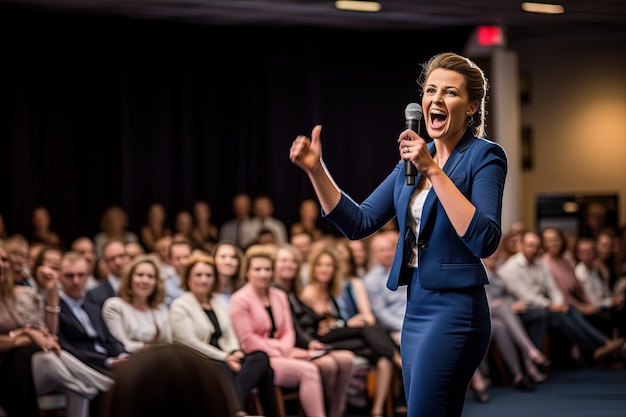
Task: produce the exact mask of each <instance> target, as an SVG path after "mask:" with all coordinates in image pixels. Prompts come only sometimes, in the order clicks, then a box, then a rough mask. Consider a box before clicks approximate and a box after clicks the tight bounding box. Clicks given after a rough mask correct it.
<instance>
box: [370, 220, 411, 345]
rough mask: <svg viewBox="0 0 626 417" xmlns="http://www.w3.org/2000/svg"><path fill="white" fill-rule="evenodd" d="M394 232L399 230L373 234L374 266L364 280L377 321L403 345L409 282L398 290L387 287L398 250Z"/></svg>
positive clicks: (371, 256) (397, 342)
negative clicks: (403, 327)
mask: <svg viewBox="0 0 626 417" xmlns="http://www.w3.org/2000/svg"><path fill="white" fill-rule="evenodd" d="M394 236H396V235H395V232H378V233H376V234H374V235H373V236H372V237H371V239H370V244H369V247H370V259H371V261H372V267H371V268H370V270H369V271H368V272H367V273H366V274H365V275H364V276H363V283H364V284H365V288H366V289H367V296H368V298H369V301H370V304H371V307H372V312H373V313H374V316H375V317H376V321H377V322H378V323H379V324H381V325H383V326H384V327H385V328H387V329H388V330H389V331H390V332H391V336H392V337H393V340H394V341H395V342H396V344H397V345H398V346H399V345H400V333H401V332H402V323H403V322H404V311H405V310H406V300H407V290H408V286H406V285H403V286H400V287H398V289H397V290H395V291H390V290H389V289H388V288H387V277H388V276H389V271H390V270H391V265H392V264H393V258H394V256H395V252H396V244H395V242H396V238H395V237H394Z"/></svg>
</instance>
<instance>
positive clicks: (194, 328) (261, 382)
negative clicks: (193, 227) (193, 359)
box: [170, 255, 278, 416]
mask: <svg viewBox="0 0 626 417" xmlns="http://www.w3.org/2000/svg"><path fill="white" fill-rule="evenodd" d="M181 278H182V287H183V289H184V290H185V292H184V293H183V295H181V296H180V297H178V298H177V299H176V300H174V301H173V302H172V306H171V310H170V311H171V312H170V320H171V326H172V334H173V337H174V341H175V342H176V343H179V344H182V345H185V346H187V347H190V348H192V349H193V350H195V351H196V352H198V353H200V354H201V355H202V356H204V357H206V358H208V359H209V360H210V361H212V362H213V363H215V364H217V365H218V366H219V367H220V368H221V369H222V370H223V371H224V372H225V373H226V374H227V375H228V376H229V379H230V381H231V382H232V384H233V385H234V387H235V392H236V393H237V399H238V404H239V408H238V409H239V410H244V409H245V408H246V404H247V403H248V398H249V396H250V393H251V391H252V390H253V389H254V388H255V387H256V388H257V389H258V391H259V396H260V399H261V403H262V407H263V412H264V413H265V415H268V416H276V415H277V414H278V411H277V407H276V396H275V393H274V372H273V370H272V368H271V367H270V363H269V358H268V356H267V354H266V353H265V352H263V351H261V350H255V351H248V352H246V353H244V352H243V351H242V350H241V348H240V346H239V340H238V339H237V335H236V334H235V332H234V330H233V326H232V324H231V320H230V316H229V309H228V305H227V304H226V303H224V302H223V300H221V299H220V298H219V297H216V294H217V290H218V286H217V284H218V280H217V271H216V267H215V260H214V259H213V257H211V256H208V255H195V256H192V257H190V258H189V260H188V262H187V263H186V265H185V268H184V270H183V275H182V276H181Z"/></svg>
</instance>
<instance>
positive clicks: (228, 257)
mask: <svg viewBox="0 0 626 417" xmlns="http://www.w3.org/2000/svg"><path fill="white" fill-rule="evenodd" d="M213 258H214V259H215V266H216V267H217V281H218V289H217V293H218V296H219V297H220V298H221V299H222V300H224V302H226V304H227V305H228V304H230V296H231V294H232V293H233V292H235V291H236V290H237V289H238V288H239V287H241V285H242V282H241V277H240V275H241V264H242V263H243V252H242V251H241V249H239V247H238V246H237V245H235V244H234V243H233V242H229V241H226V240H221V241H219V242H217V244H216V245H215V246H214V247H213Z"/></svg>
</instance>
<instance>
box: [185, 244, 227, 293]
mask: <svg viewBox="0 0 626 417" xmlns="http://www.w3.org/2000/svg"><path fill="white" fill-rule="evenodd" d="M198 264H207V265H209V266H210V267H211V268H213V274H214V275H215V283H214V284H213V288H211V294H215V293H217V292H219V291H220V290H221V288H220V280H219V278H218V276H217V266H216V265H215V258H213V257H212V256H211V255H207V254H205V253H195V254H193V255H191V256H190V257H189V259H187V263H186V264H185V267H184V268H183V276H182V277H180V287H181V288H182V289H183V290H185V291H189V278H190V276H191V270H192V269H193V267H194V266H196V265H198Z"/></svg>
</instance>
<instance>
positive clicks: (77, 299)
mask: <svg viewBox="0 0 626 417" xmlns="http://www.w3.org/2000/svg"><path fill="white" fill-rule="evenodd" d="M88 275H89V266H88V264H87V261H86V260H85V258H83V257H82V256H81V255H79V254H78V253H76V252H67V253H65V254H64V255H63V259H62V261H61V271H60V276H59V282H60V284H61V290H60V291H59V297H60V300H59V301H60V303H59V305H60V307H61V311H60V314H59V332H58V335H59V342H60V344H61V347H62V348H63V349H65V350H67V351H68V352H70V353H72V354H73V355H74V356H76V357H77V358H78V359H80V360H82V361H83V362H85V363H86V364H87V365H89V366H90V367H92V368H94V369H96V370H98V371H100V372H102V373H104V374H105V375H108V376H111V377H112V376H113V371H112V368H113V366H114V365H115V364H117V363H118V362H120V361H123V360H124V359H125V358H126V357H128V356H129V354H128V352H126V351H125V350H124V346H123V345H122V344H121V343H120V342H119V341H118V340H117V339H115V338H114V337H113V336H112V335H111V333H109V330H108V328H107V326H106V324H105V323H104V320H103V319H102V316H101V314H100V306H98V305H95V304H91V303H84V289H85V285H86V283H87V277H88Z"/></svg>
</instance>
